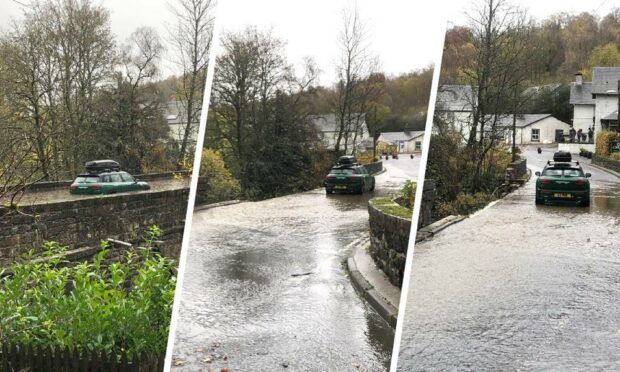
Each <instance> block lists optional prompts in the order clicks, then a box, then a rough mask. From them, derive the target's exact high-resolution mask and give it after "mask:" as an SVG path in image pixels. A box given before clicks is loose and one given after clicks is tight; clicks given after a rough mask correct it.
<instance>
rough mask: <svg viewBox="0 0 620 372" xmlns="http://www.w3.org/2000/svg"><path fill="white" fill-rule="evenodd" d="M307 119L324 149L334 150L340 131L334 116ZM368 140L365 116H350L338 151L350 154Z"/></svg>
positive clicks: (325, 115)
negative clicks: (313, 127)
mask: <svg viewBox="0 0 620 372" xmlns="http://www.w3.org/2000/svg"><path fill="white" fill-rule="evenodd" d="M309 119H310V122H311V123H313V124H314V125H315V126H316V128H317V130H318V132H319V137H320V138H321V140H322V141H323V144H324V145H325V147H326V148H327V149H328V150H334V149H335V146H336V142H337V140H338V133H339V131H340V122H339V120H338V117H337V116H336V114H324V115H312V116H310V117H309ZM368 138H369V135H368V127H367V125H366V115H364V114H361V113H358V114H353V115H350V117H349V118H348V120H347V121H346V124H345V128H344V133H343V135H342V138H341V140H340V150H341V151H344V152H345V153H347V154H352V153H353V152H354V151H355V150H356V149H358V148H360V146H363V144H364V143H366V142H367V141H365V140H367V139H368ZM371 140H372V139H371Z"/></svg>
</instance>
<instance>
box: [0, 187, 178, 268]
mask: <svg viewBox="0 0 620 372" xmlns="http://www.w3.org/2000/svg"><path fill="white" fill-rule="evenodd" d="M188 195H189V188H183V189H176V190H168V191H156V192H142V193H134V194H120V195H104V196H97V197H93V198H84V199H78V200H71V201H63V202H56V203H48V204H40V205H33V206H26V207H23V208H22V209H20V213H17V212H15V211H7V212H4V215H2V216H0V264H6V263H8V262H10V261H12V260H14V259H15V258H16V257H19V256H20V255H21V254H22V253H24V252H26V251H27V250H29V249H35V250H40V247H41V245H42V243H43V242H44V241H57V242H59V243H60V244H62V245H67V246H69V248H70V249H73V248H83V247H89V246H97V245H98V244H99V243H100V241H101V240H105V239H108V238H112V239H117V240H121V241H125V242H130V243H133V244H137V243H141V242H142V241H143V237H144V233H145V232H146V229H147V228H148V227H149V226H151V225H158V226H159V227H160V228H161V229H162V232H163V235H162V237H161V238H160V240H162V241H163V243H162V244H161V245H160V247H161V251H162V253H163V254H164V255H166V256H168V257H172V258H178V256H179V254H180V250H181V241H182V239H183V228H184V225H185V212H186V209H187V201H188Z"/></svg>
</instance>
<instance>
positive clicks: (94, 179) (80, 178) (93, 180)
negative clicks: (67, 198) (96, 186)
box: [73, 176, 99, 183]
mask: <svg viewBox="0 0 620 372" xmlns="http://www.w3.org/2000/svg"><path fill="white" fill-rule="evenodd" d="M73 182H74V183H97V182H99V176H92V177H91V176H78V177H77V178H76V179H75V181H73Z"/></svg>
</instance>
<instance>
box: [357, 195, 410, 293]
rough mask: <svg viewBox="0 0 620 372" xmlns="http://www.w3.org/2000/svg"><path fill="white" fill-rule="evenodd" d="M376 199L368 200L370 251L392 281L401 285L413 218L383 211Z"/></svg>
mask: <svg viewBox="0 0 620 372" xmlns="http://www.w3.org/2000/svg"><path fill="white" fill-rule="evenodd" d="M376 200H377V199H371V200H370V201H369V202H368V220H369V223H370V252H369V253H370V255H371V257H372V258H373V260H374V261H375V263H376V264H377V267H379V269H381V270H382V271H383V272H384V273H385V274H386V275H387V277H388V278H389V279H390V282H392V284H394V285H396V286H398V287H401V286H402V283H403V276H404V273H405V262H406V260H407V247H408V245H409V233H410V231H411V220H410V219H405V218H402V217H398V216H394V215H391V214H388V213H385V212H383V211H382V210H381V209H379V208H378V207H377V206H376ZM394 204H396V203H394Z"/></svg>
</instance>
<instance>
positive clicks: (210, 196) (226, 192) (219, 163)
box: [200, 149, 241, 203]
mask: <svg viewBox="0 0 620 372" xmlns="http://www.w3.org/2000/svg"><path fill="white" fill-rule="evenodd" d="M200 175H201V176H205V177H206V178H207V198H206V199H207V202H209V203H213V202H219V201H223V200H230V199H235V198H237V197H238V196H239V194H240V192H241V186H240V185H239V181H238V180H237V179H236V178H235V177H233V175H232V173H231V172H230V170H228V168H226V164H225V163H224V160H223V159H222V156H221V154H220V153H219V152H218V151H215V150H211V149H203V150H202V160H201V162H200Z"/></svg>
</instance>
